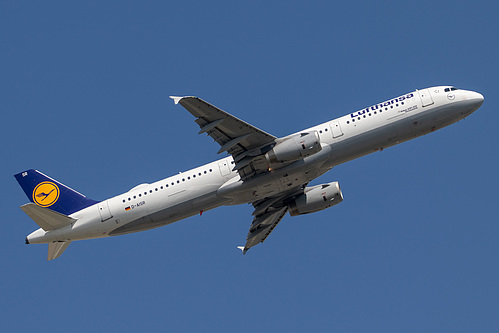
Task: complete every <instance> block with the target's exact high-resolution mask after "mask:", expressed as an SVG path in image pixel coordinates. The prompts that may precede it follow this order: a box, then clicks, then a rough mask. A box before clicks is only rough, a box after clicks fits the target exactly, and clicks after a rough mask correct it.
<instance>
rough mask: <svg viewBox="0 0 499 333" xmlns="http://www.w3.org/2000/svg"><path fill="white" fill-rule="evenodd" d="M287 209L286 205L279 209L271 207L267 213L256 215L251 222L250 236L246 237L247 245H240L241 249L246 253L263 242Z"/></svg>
mask: <svg viewBox="0 0 499 333" xmlns="http://www.w3.org/2000/svg"><path fill="white" fill-rule="evenodd" d="M287 211H288V207H287V206H284V207H281V208H277V209H271V210H269V211H268V212H266V213H265V214H262V215H260V216H258V217H255V218H254V219H253V223H251V227H250V229H249V232H248V236H247V237H246V245H245V246H244V247H243V246H239V249H241V250H242V251H243V254H246V252H247V251H248V250H249V249H250V248H252V247H253V246H255V245H258V244H259V243H263V242H264V241H265V239H267V237H268V236H269V235H270V233H271V232H272V231H273V230H274V228H275V227H276V226H277V224H278V223H279V222H280V221H281V220H282V218H283V217H284V215H285V214H286V212H287Z"/></svg>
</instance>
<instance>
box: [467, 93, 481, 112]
mask: <svg viewBox="0 0 499 333" xmlns="http://www.w3.org/2000/svg"><path fill="white" fill-rule="evenodd" d="M470 97H471V98H470V99H471V100H472V101H473V102H475V103H476V108H477V109H478V108H479V107H480V106H482V104H483V100H484V98H483V95H482V94H480V93H477V92H475V91H472V92H471V96H470Z"/></svg>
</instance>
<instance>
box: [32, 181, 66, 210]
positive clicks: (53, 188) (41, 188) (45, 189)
mask: <svg viewBox="0 0 499 333" xmlns="http://www.w3.org/2000/svg"><path fill="white" fill-rule="evenodd" d="M59 194H60V191H59V187H57V185H56V184H54V183H52V182H43V183H40V184H38V185H36V187H35V189H34V190H33V201H34V202H35V203H36V204H37V205H38V206H41V207H49V206H52V205H53V204H54V203H55V202H56V201H57V199H59Z"/></svg>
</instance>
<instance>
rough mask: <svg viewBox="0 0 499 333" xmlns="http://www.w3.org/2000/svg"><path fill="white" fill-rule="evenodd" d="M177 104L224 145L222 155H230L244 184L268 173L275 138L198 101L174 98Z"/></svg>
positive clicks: (221, 146)
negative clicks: (253, 177) (225, 153)
mask: <svg viewBox="0 0 499 333" xmlns="http://www.w3.org/2000/svg"><path fill="white" fill-rule="evenodd" d="M170 98H172V99H173V100H174V102H175V104H180V105H182V106H183V107H184V108H185V109H186V110H187V111H189V112H190V113H191V114H192V115H193V116H194V117H196V123H197V124H198V125H199V127H200V131H199V134H201V133H206V134H208V135H209V136H211V137H212V138H213V140H214V141H216V142H217V143H218V144H219V145H220V150H219V151H218V153H219V154H220V153H223V152H227V153H228V154H230V155H232V157H233V158H234V161H235V167H234V169H233V170H237V171H238V172H239V175H240V176H241V178H242V179H243V180H245V179H248V178H250V177H252V176H254V175H255V174H258V173H263V172H267V171H268V163H267V162H266V160H265V158H264V157H263V154H265V153H266V152H267V151H268V150H270V149H271V146H272V144H273V143H274V140H275V139H276V137H275V136H273V135H271V134H268V133H266V132H264V131H262V130H260V129H258V128H256V127H254V126H252V125H250V124H248V123H246V122H244V121H242V120H240V119H238V118H236V117H234V116H233V115H231V114H229V113H227V112H225V111H222V110H220V109H219V108H217V107H215V106H213V105H211V104H209V103H207V102H205V101H203V100H202V99H200V98H197V97H174V96H170Z"/></svg>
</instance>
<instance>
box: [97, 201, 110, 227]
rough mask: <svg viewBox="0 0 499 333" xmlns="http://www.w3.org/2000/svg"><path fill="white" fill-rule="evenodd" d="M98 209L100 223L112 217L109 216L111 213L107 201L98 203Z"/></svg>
mask: <svg viewBox="0 0 499 333" xmlns="http://www.w3.org/2000/svg"><path fill="white" fill-rule="evenodd" d="M98 208H99V214H100V218H101V221H102V222H104V221H107V220H109V219H110V218H111V217H113V215H112V214H111V211H110V210H109V204H108V202H107V200H106V201H102V202H99V204H98Z"/></svg>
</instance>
